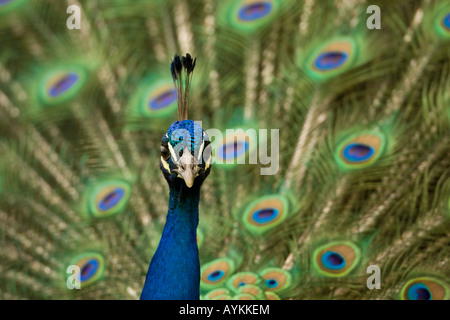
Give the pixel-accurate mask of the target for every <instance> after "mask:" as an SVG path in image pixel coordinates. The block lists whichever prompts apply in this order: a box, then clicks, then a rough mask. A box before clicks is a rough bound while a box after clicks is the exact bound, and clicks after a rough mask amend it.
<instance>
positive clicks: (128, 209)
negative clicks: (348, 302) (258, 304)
mask: <svg viewBox="0 0 450 320" xmlns="http://www.w3.org/2000/svg"><path fill="white" fill-rule="evenodd" d="M69 5H77V6H78V7H79V8H80V9H81V11H80V12H81V29H79V30H78V29H72V30H71V29H68V28H67V26H66V21H67V19H68V18H69V17H70V15H71V13H67V7H68V6H69ZM370 5H377V6H379V8H380V10H381V29H369V28H367V26H366V21H367V19H369V17H370V16H371V14H370V13H367V12H366V10H367V8H368V7H369V6H370ZM449 43H450V3H449V2H448V1H432V0H423V1H421V0H417V1H413V0H402V1H387V0H386V1H382V0H378V1H377V0H374V1H365V0H348V1H343V0H335V1H332V0H324V1H322V0H321V1H317V0H304V1H293V0H292V1H281V0H226V1H213V0H177V1H175V0H165V1H163V0H133V1H130V0H109V1H106V0H97V1H50V0H39V1H37V0H3V1H2V0H0V221H1V224H0V241H1V249H0V298H1V299H137V298H138V297H139V295H140V292H141V290H142V285H143V282H144V278H145V273H146V270H147V267H148V263H149V261H150V259H151V257H152V255H153V253H154V251H155V250H156V247H157V244H158V241H159V239H160V236H161V231H162V227H163V225H164V222H165V214H166V212H167V202H168V188H167V186H166V182H165V181H164V178H163V176H162V174H161V173H160V172H159V152H160V148H159V143H160V141H161V136H162V134H163V133H164V132H165V130H166V129H167V128H168V126H169V125H170V124H171V123H172V122H173V121H175V120H176V119H177V112H176V101H175V100H176V93H175V91H174V89H173V83H172V79H171V75H170V71H169V64H170V61H171V59H172V57H173V55H174V54H175V53H180V54H184V53H186V52H190V53H191V54H192V55H193V56H194V57H197V59H198V61H197V67H196V70H195V72H194V76H193V83H192V88H191V98H190V102H191V103H190V105H191V107H190V118H192V119H193V120H198V121H202V125H203V127H204V128H205V129H207V128H218V129H219V130H222V131H223V132H224V134H225V132H226V131H225V130H226V129H227V128H243V129H244V130H245V129H249V128H255V129H269V130H270V129H279V170H278V172H277V173H276V174H275V175H267V176H264V175H261V174H260V169H261V167H265V165H261V164H257V165H251V164H247V165H215V166H213V169H212V172H211V174H210V176H209V178H208V180H206V182H205V184H204V186H203V189H202V196H201V197H202V198H201V201H200V225H199V229H198V243H199V248H200V261H201V264H202V281H201V289H202V298H203V299H448V298H449V275H450V268H449V261H448V260H449V247H450V246H449V244H450V234H449V232H448V230H449V209H450V201H449V196H450V180H449V176H450V135H449V132H450V94H449V88H450V74H449V67H450V64H449V57H450V46H449ZM235 139H236V140H235V143H234V145H232V146H227V145H226V143H225V142H223V141H216V142H215V150H216V156H218V152H219V151H218V150H222V151H221V152H219V154H220V155H221V156H222V157H223V158H226V159H230V158H231V159H233V158H238V157H240V156H242V155H245V156H247V157H249V156H250V155H251V154H252V153H253V152H256V149H258V148H260V147H261V146H263V145H264V144H263V141H258V148H256V149H255V148H251V147H250V146H249V145H248V144H246V143H245V142H246V141H247V140H246V139H247V137H246V136H245V134H244V135H241V136H237V137H235ZM229 147H230V149H228V148H229ZM230 150H231V151H230ZM70 265H77V266H79V267H80V269H81V289H80V290H77V289H73V290H70V289H69V288H68V286H67V282H68V278H69V277H70V276H71V274H70V273H67V268H68V266H70ZM370 265H377V266H379V268H380V269H381V289H374V290H369V289H368V288H367V286H366V280H367V278H368V277H369V276H370V274H368V273H366V270H367V267H368V266H370Z"/></svg>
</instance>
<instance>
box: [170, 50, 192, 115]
mask: <svg viewBox="0 0 450 320" xmlns="http://www.w3.org/2000/svg"><path fill="white" fill-rule="evenodd" d="M196 61H197V58H194V59H192V57H191V55H190V54H189V53H186V56H183V57H181V58H180V56H178V54H176V55H175V57H174V58H173V61H172V63H171V64H170V71H171V72H172V79H173V82H174V83H175V89H176V90H177V96H178V120H179V121H182V120H187V119H188V105H189V87H190V84H191V79H192V72H193V71H194V68H195V62H196ZM183 70H184V72H185V76H184V86H183Z"/></svg>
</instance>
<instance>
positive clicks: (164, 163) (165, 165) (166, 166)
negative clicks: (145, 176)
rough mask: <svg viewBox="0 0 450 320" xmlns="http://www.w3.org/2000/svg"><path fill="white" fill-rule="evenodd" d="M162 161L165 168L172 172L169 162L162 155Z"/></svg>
mask: <svg viewBox="0 0 450 320" xmlns="http://www.w3.org/2000/svg"><path fill="white" fill-rule="evenodd" d="M161 163H162V165H163V167H164V169H166V170H167V171H168V172H169V173H170V174H172V172H171V171H170V168H169V164H168V163H167V161H166V160H164V159H163V157H161Z"/></svg>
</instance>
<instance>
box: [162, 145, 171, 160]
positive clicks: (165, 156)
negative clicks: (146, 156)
mask: <svg viewBox="0 0 450 320" xmlns="http://www.w3.org/2000/svg"><path fill="white" fill-rule="evenodd" d="M161 157H162V158H163V159H164V160H166V161H167V160H169V158H170V152H169V150H167V148H166V147H164V146H161Z"/></svg>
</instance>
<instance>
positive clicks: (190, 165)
mask: <svg viewBox="0 0 450 320" xmlns="http://www.w3.org/2000/svg"><path fill="white" fill-rule="evenodd" d="M177 166H178V168H177V169H175V170H174V171H175V172H177V173H178V176H179V177H180V178H182V179H183V180H184V183H186V186H187V187H188V188H191V187H192V186H193V185H194V180H195V178H196V177H197V175H198V172H199V170H200V167H199V166H198V165H197V164H196V163H195V158H194V156H193V155H192V154H191V152H190V151H189V150H188V149H187V148H186V149H185V150H184V151H183V155H182V156H181V158H180V159H179V160H178V163H177Z"/></svg>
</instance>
